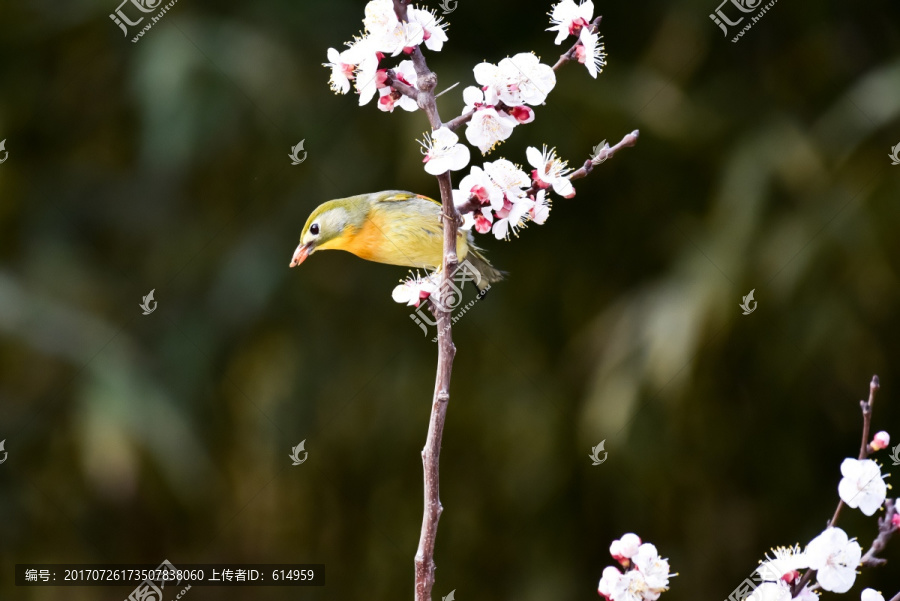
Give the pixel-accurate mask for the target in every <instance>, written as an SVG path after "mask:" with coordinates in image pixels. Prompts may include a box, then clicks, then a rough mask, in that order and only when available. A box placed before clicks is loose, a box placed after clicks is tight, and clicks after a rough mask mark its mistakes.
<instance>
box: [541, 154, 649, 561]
mask: <svg viewBox="0 0 900 601" xmlns="http://www.w3.org/2000/svg"><path fill="white" fill-rule="evenodd" d="M529 150H530V149H529ZM526 154H527V153H526ZM640 546H641V537H639V536H638V535H637V534H635V533H633V532H629V533H627V534H623V535H622V538H620V539H618V540H614V541H613V542H612V544H610V545H609V554H610V555H612V557H613V559H615V560H616V561H619V560H620V559H631V558H632V557H634V555H635V553H637V552H638V549H639V548H640Z"/></svg>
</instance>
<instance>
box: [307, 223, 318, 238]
mask: <svg viewBox="0 0 900 601" xmlns="http://www.w3.org/2000/svg"><path fill="white" fill-rule="evenodd" d="M309 233H310V234H312V235H313V236H318V235H319V224H318V223H314V224H312V225H311V226H309Z"/></svg>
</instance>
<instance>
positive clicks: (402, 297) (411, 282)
mask: <svg viewBox="0 0 900 601" xmlns="http://www.w3.org/2000/svg"><path fill="white" fill-rule="evenodd" d="M438 285H439V278H438V276H437V274H431V275H427V276H425V277H419V276H418V275H414V276H411V277H410V278H409V279H407V280H405V281H403V282H402V283H401V284H400V285H399V286H397V287H395V288H394V290H393V292H391V298H393V299H394V302H396V303H400V304H405V305H406V306H413V305H415V306H416V307H418V306H419V303H421V302H422V301H423V300H425V299H426V298H428V297H429V296H431V295H432V294H434V293H435V292H437V289H438Z"/></svg>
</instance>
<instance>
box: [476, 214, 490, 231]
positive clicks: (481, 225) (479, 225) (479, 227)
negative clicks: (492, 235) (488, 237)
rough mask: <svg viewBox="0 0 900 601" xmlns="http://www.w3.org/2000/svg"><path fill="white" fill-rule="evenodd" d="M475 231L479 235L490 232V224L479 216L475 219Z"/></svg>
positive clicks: (482, 216)
mask: <svg viewBox="0 0 900 601" xmlns="http://www.w3.org/2000/svg"><path fill="white" fill-rule="evenodd" d="M475 231H476V232H478V233H479V234H486V233H488V232H489V231H491V222H490V220H489V219H488V218H487V217H485V216H484V215H479V216H477V217H476V218H475Z"/></svg>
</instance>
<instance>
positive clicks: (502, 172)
mask: <svg viewBox="0 0 900 601" xmlns="http://www.w3.org/2000/svg"><path fill="white" fill-rule="evenodd" d="M484 170H485V172H486V173H487V174H488V177H490V178H491V181H493V182H494V184H495V185H496V186H497V187H498V188H500V191H501V192H503V194H504V195H505V196H506V198H507V199H509V200H511V201H512V200H516V199H519V198H522V197H524V195H525V189H526V188H528V186H529V184H531V180H530V179H529V178H528V174H526V173H525V172H524V171H522V170H521V169H519V168H518V167H517V166H516V165H515V163H513V162H512V161H508V160H507V159H497V160H496V161H494V162H493V163H485V164H484Z"/></svg>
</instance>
